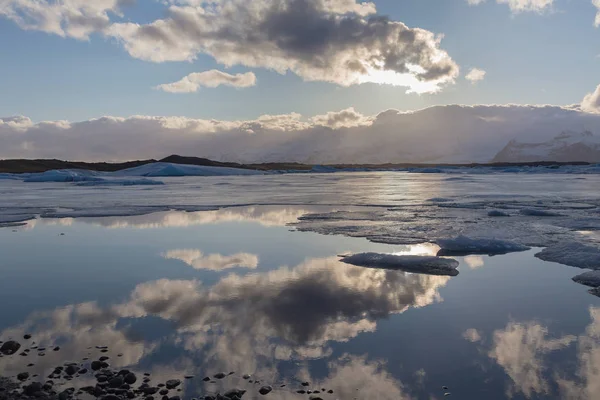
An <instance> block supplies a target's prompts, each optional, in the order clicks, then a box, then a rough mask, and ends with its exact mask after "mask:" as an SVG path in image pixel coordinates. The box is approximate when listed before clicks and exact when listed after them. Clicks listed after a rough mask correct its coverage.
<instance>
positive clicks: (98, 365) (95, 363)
mask: <svg viewBox="0 0 600 400" xmlns="http://www.w3.org/2000/svg"><path fill="white" fill-rule="evenodd" d="M91 368H92V371H98V370H99V369H100V368H102V361H92V365H91Z"/></svg>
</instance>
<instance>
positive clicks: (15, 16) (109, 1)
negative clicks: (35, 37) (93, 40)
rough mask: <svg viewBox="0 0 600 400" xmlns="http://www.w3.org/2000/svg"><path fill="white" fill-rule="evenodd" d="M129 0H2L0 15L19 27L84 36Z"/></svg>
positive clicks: (98, 29)
mask: <svg viewBox="0 0 600 400" xmlns="http://www.w3.org/2000/svg"><path fill="white" fill-rule="evenodd" d="M128 3H132V1H131V0H93V1H90V0H62V1H46V0H3V1H0V16H4V17H5V18H8V19H10V20H12V21H14V22H15V23H16V24H17V25H19V26H20V27H21V28H22V29H26V30H36V31H42V32H46V33H51V34H55V35H59V36H62V37H71V38H75V39H78V40H86V39H88V38H89V36H90V34H91V33H93V32H102V31H103V30H104V29H106V28H107V27H108V26H109V25H110V24H111V20H110V14H113V15H117V16H121V12H120V9H121V6H122V5H125V4H128Z"/></svg>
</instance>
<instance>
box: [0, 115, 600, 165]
mask: <svg viewBox="0 0 600 400" xmlns="http://www.w3.org/2000/svg"><path fill="white" fill-rule="evenodd" d="M584 127H585V128H586V129H589V130H590V131H592V132H594V133H596V134H598V133H600V114H598V113H590V112H584V111H582V109H579V107H575V106H573V107H559V106H518V105H505V106H501V105H479V106H459V105H450V106H436V107H431V108H426V109H423V110H418V111H411V112H400V111H397V110H387V111H384V112H382V113H379V114H377V115H373V116H365V115H362V114H360V113H358V112H357V111H355V110H354V111H353V110H345V111H342V112H338V113H328V114H324V115H320V116H315V117H313V118H308V119H304V118H303V117H302V116H301V115H299V114H295V113H292V114H284V115H266V116H261V117H259V118H257V119H255V120H249V121H223V120H201V119H191V118H185V117H152V116H132V117H129V118H120V117H103V118H99V119H92V120H88V121H83V122H73V123H69V122H65V121H46V122H40V123H32V122H31V121H30V120H29V119H28V118H24V117H16V118H15V117H9V118H0V142H1V143H2V146H1V147H0V158H59V159H72V158H73V157H77V158H78V159H80V160H88V161H117V160H132V159H147V158H155V159H160V158H163V157H165V156H167V155H169V154H180V155H186V156H197V157H206V158H211V159H215V160H220V161H237V162H279V161H294V162H303V163H315V164H323V163H386V162H441V161H447V162H471V161H480V162H487V161H490V160H491V159H492V158H493V157H494V156H495V155H496V154H497V153H498V151H500V150H501V149H502V148H503V147H504V146H505V145H506V144H507V143H508V142H509V141H510V140H511V139H514V138H518V139H519V140H520V141H523V142H531V143H536V142H544V141H547V140H550V139H552V138H554V137H555V136H556V135H558V134H560V133H561V132H563V131H569V130H571V131H581V130H583V129H584ZM24 144H26V145H24Z"/></svg>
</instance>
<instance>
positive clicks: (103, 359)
mask: <svg viewBox="0 0 600 400" xmlns="http://www.w3.org/2000/svg"><path fill="white" fill-rule="evenodd" d="M109 358H110V357H107V356H102V357H100V358H99V359H98V360H100V361H106V360H108V359H109Z"/></svg>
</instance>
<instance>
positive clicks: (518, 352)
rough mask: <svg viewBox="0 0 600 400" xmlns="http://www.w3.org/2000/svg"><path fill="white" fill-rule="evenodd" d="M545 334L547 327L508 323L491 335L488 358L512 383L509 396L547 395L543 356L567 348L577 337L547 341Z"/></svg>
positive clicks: (534, 324) (569, 336) (547, 388)
mask: <svg viewBox="0 0 600 400" xmlns="http://www.w3.org/2000/svg"><path fill="white" fill-rule="evenodd" d="M547 335H548V329H547V328H545V327H543V326H541V325H539V324H537V323H533V322H530V323H526V324H519V323H514V322H511V323H509V324H508V325H507V326H506V328H505V329H503V330H498V331H496V332H494V344H493V347H492V350H491V351H490V353H489V356H490V357H491V358H492V359H494V360H495V361H496V362H497V363H498V365H500V366H501V367H502V368H504V370H505V372H506V374H507V375H508V376H509V377H510V379H511V380H512V384H513V386H512V387H511V388H510V389H509V393H508V395H509V397H513V396H512V394H513V393H515V392H521V393H523V394H524V395H525V396H526V397H527V398H530V397H532V395H534V394H536V395H543V394H548V393H549V390H550V388H549V386H548V382H547V380H546V378H545V372H546V366H545V362H544V359H543V356H544V355H545V354H548V353H550V352H553V351H556V350H559V349H562V348H564V347H566V346H569V345H570V344H571V343H573V342H574V341H575V340H576V339H577V337H576V336H572V335H568V336H564V337H561V338H558V339H547Z"/></svg>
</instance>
